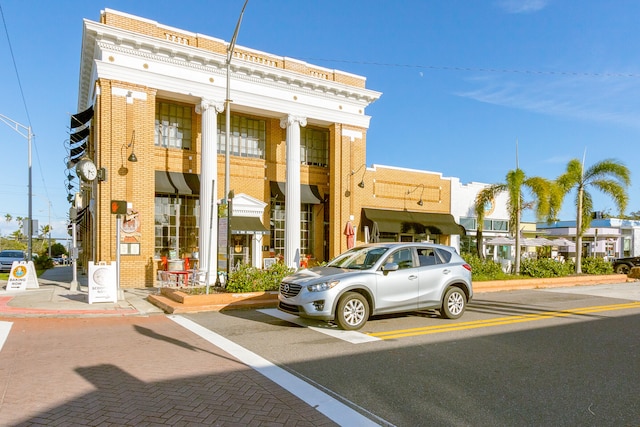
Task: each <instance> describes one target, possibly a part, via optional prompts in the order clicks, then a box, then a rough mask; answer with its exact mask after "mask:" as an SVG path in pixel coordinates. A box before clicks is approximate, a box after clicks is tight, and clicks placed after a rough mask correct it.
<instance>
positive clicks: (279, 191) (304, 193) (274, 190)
mask: <svg viewBox="0 0 640 427" xmlns="http://www.w3.org/2000/svg"><path fill="white" fill-rule="evenodd" d="M270 185H271V197H275V198H276V199H278V200H284V199H285V196H286V194H285V193H286V188H287V185H286V184H285V183H284V182H277V181H271V183H270ZM300 203H308V204H311V205H319V204H321V203H322V197H321V196H320V191H319V190H318V186H317V185H307V184H300Z"/></svg>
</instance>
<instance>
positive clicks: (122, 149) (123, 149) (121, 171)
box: [118, 130, 138, 176]
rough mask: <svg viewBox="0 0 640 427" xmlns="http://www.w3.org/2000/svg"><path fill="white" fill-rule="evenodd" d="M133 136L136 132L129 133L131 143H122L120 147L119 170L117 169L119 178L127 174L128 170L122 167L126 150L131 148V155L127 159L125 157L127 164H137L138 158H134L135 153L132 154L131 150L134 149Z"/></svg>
mask: <svg viewBox="0 0 640 427" xmlns="http://www.w3.org/2000/svg"><path fill="white" fill-rule="evenodd" d="M135 136H136V131H135V130H134V131H132V132H131V142H130V143H128V144H127V143H126V142H125V143H123V144H122V145H121V146H120V168H119V169H118V175H120V176H125V175H126V174H128V173H129V169H128V168H127V167H126V166H125V165H124V156H125V153H126V150H127V149H128V148H130V147H131V154H130V155H129V157H127V161H129V162H132V163H133V162H137V161H138V158H137V157H136V153H134V152H133V149H134V148H135V142H136V140H135Z"/></svg>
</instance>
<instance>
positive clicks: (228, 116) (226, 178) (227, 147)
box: [213, 0, 249, 278]
mask: <svg viewBox="0 0 640 427" xmlns="http://www.w3.org/2000/svg"><path fill="white" fill-rule="evenodd" d="M247 3H249V0H245V2H244V5H243V6H242V11H241V12H240V17H239V18H238V23H237V24H236V29H235V31H234V32H233V37H231V43H229V46H228V47H227V96H226V100H225V108H224V109H225V119H226V120H225V141H224V196H225V198H224V199H223V200H226V198H227V197H229V196H228V195H229V191H230V189H229V188H230V182H229V181H230V175H231V174H230V171H229V169H230V161H229V154H230V153H229V152H230V141H231V76H230V75H231V73H230V68H231V58H232V57H233V50H234V49H235V47H236V39H237V38H238V32H239V31H240V24H241V23H242V16H243V15H244V9H245V8H246V7H247ZM213 196H214V197H215V194H214V195H213ZM228 208H229V207H227V209H228ZM229 215H230V212H229V213H228V217H229ZM227 230H228V232H227V236H230V235H231V223H230V222H227ZM229 245H230V242H229V241H227V278H228V277H229V276H228V275H229V257H230V256H231V253H230V251H229Z"/></svg>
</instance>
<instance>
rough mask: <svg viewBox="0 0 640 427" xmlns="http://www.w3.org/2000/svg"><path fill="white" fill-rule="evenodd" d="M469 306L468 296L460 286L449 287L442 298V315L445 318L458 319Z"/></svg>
mask: <svg viewBox="0 0 640 427" xmlns="http://www.w3.org/2000/svg"><path fill="white" fill-rule="evenodd" d="M466 306H467V296H466V295H465V294H464V292H463V291H462V289H460V288H456V287H454V288H449V289H448V290H447V292H446V293H445V294H444V298H443V299H442V308H441V309H440V315H441V316H442V317H444V318H445V319H457V318H458V317H460V316H462V314H463V313H464V310H465V308H466Z"/></svg>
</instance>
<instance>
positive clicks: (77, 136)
mask: <svg viewBox="0 0 640 427" xmlns="http://www.w3.org/2000/svg"><path fill="white" fill-rule="evenodd" d="M90 131H91V128H90V127H89V126H87V127H86V128H84V129H80V130H79V131H78V132H76V133H72V134H71V135H69V141H70V142H71V144H77V143H78V142H80V141H82V140H83V139H85V138H86V137H88V136H89V132H90Z"/></svg>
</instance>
